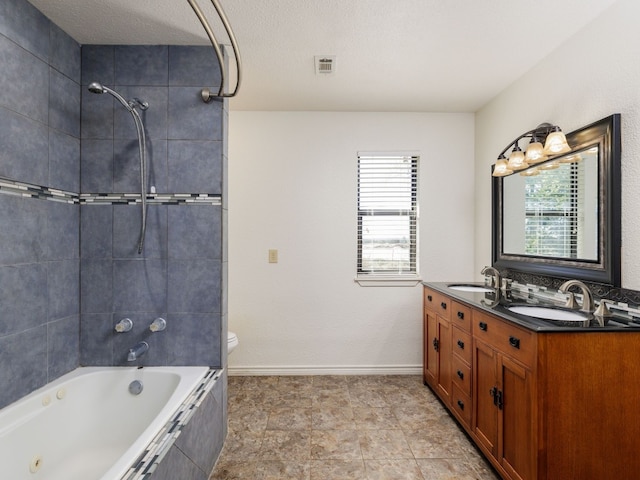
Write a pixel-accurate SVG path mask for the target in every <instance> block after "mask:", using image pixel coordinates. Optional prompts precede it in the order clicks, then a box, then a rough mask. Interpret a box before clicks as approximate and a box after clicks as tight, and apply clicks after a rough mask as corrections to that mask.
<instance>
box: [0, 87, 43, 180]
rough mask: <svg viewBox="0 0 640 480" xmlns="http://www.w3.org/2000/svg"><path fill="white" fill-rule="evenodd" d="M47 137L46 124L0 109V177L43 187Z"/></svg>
mask: <svg viewBox="0 0 640 480" xmlns="http://www.w3.org/2000/svg"><path fill="white" fill-rule="evenodd" d="M0 84H2V85H4V82H2V81H1V80H0ZM47 91H48V89H47ZM48 137H49V132H48V129H47V127H46V125H44V124H42V123H40V122H36V121H34V120H31V119H29V118H27V117H25V116H22V115H19V114H17V113H15V112H12V111H11V110H8V109H6V108H3V107H0V145H2V149H1V150H0V176H2V177H7V178H11V179H13V180H21V181H23V182H27V183H33V184H35V185H44V184H45V183H46V182H47V180H48V179H49V141H48Z"/></svg>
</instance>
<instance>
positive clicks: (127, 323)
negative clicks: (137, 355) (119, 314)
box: [115, 318, 133, 333]
mask: <svg viewBox="0 0 640 480" xmlns="http://www.w3.org/2000/svg"><path fill="white" fill-rule="evenodd" d="M132 328H133V321H132V320H131V319H130V318H123V319H122V320H120V321H119V322H118V323H117V324H116V326H115V331H116V332H118V333H124V332H128V331H130V330H131V329H132Z"/></svg>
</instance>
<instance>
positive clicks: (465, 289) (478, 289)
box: [447, 283, 494, 293]
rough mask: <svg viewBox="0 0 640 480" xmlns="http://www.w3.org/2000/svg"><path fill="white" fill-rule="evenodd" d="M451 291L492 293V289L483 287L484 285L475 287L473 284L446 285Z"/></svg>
mask: <svg viewBox="0 0 640 480" xmlns="http://www.w3.org/2000/svg"><path fill="white" fill-rule="evenodd" d="M447 287H448V288H450V289H451V290H458V291H459V292H481V293H482V292H485V293H486V292H493V291H494V290H493V288H489V287H485V286H484V285H475V284H473V283H453V284H451V285H447Z"/></svg>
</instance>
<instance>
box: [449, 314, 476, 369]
mask: <svg viewBox="0 0 640 480" xmlns="http://www.w3.org/2000/svg"><path fill="white" fill-rule="evenodd" d="M454 325H455V324H454ZM451 351H452V352H453V353H455V354H456V355H458V356H459V357H460V358H462V359H463V360H464V361H465V362H467V364H469V365H471V358H472V356H473V355H472V348H471V334H469V333H467V332H463V331H462V330H460V329H459V328H457V327H453V328H452V329H451Z"/></svg>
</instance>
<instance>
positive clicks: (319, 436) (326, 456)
mask: <svg viewBox="0 0 640 480" xmlns="http://www.w3.org/2000/svg"><path fill="white" fill-rule="evenodd" d="M361 458H362V453H361V451H360V441H359V440H358V432H356V431H355V430H312V431H311V459H312V460H357V459H361Z"/></svg>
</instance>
